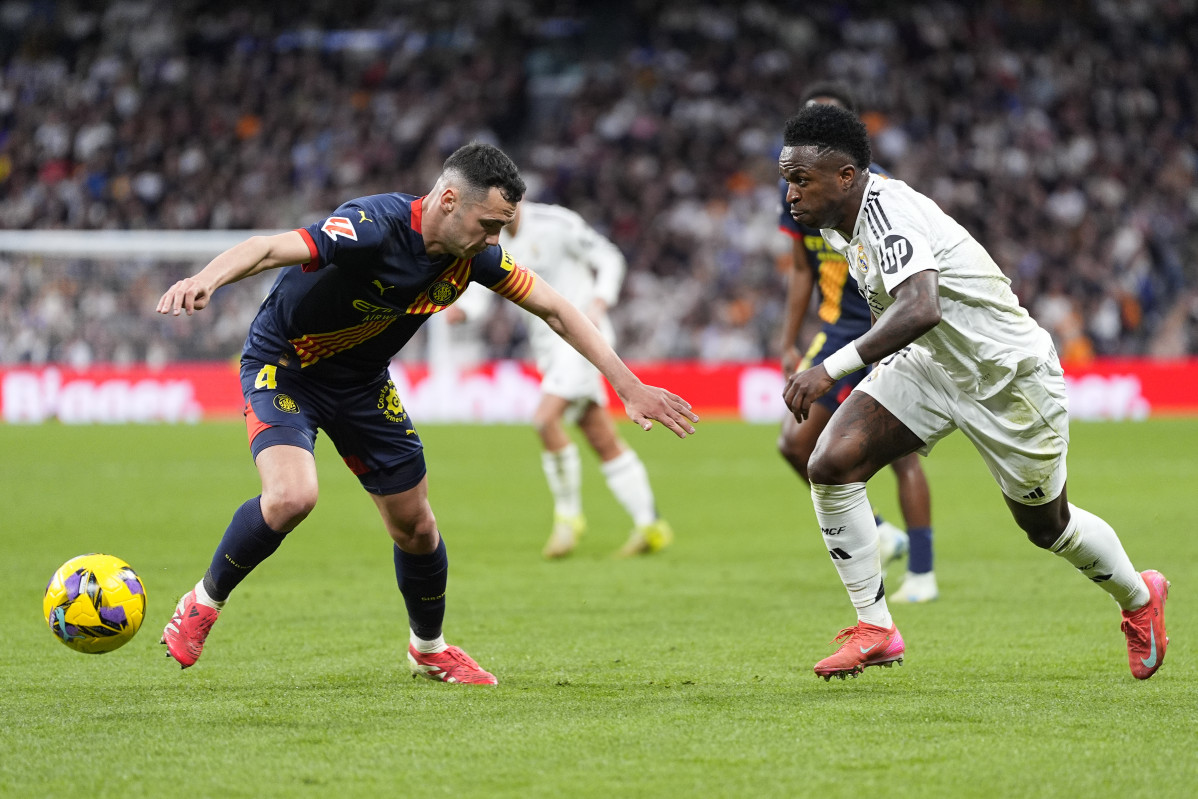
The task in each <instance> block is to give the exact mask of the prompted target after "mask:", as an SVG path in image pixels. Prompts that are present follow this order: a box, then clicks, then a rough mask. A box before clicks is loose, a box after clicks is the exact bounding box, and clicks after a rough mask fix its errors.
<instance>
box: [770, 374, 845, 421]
mask: <svg viewBox="0 0 1198 799" xmlns="http://www.w3.org/2000/svg"><path fill="white" fill-rule="evenodd" d="M834 385H836V381H835V380H833V379H832V378H831V376H830V375H829V374H828V370H827V369H825V368H824V365H823V364H822V363H821V364H817V365H816V366H812V367H811V368H810V369H804V370H803V371H801V372H796V373H794V374H792V375H791V376H790V377H789V378H787V380H786V390H785V391H783V392H782V399H784V400H786V407H787V408H790V412H791V413H793V414H794V417H795V419H797V420H799V421H800V422H802V421H804V420H805V419H806V418H807V414H808V413H810V412H811V404H812V403H813V402H815V401H816V400H817V399H819V398H820V397H822V396H823V395H825V394H827V393H828V391H829V389H831V388H832V386H834Z"/></svg>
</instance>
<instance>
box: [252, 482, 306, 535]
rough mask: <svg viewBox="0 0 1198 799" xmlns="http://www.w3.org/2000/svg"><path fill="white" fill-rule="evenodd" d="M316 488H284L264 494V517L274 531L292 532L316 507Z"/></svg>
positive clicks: (292, 486)
mask: <svg viewBox="0 0 1198 799" xmlns="http://www.w3.org/2000/svg"><path fill="white" fill-rule="evenodd" d="M316 498H317V490H316V487H315V486H294V485H288V486H283V487H280V488H277V489H274V490H270V491H263V492H262V517H263V518H264V519H265V520H266V523H267V524H268V525H270V528H271V529H272V530H277V531H279V532H282V533H286V532H290V531H291V530H293V529H295V527H296V526H297V525H298V524H299V523H300V522H302V521H303V520H304V519H306V518H308V514H309V513H311V512H312V509H313V508H315V507H316Z"/></svg>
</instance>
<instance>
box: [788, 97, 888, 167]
mask: <svg viewBox="0 0 1198 799" xmlns="http://www.w3.org/2000/svg"><path fill="white" fill-rule="evenodd" d="M782 144H783V146H785V147H818V148H819V149H821V150H836V151H838V152H842V153H844V154H845V155H847V156H848V157H849V158H851V159H853V164H854V165H855V166H856V167H857V169H859V170H866V169H869V162H870V161H872V160H873V151H872V150H871V149H870V146H869V132H868V131H867V130H866V129H865V123H864V122H862V121H861V120H860V119H858V118H857V115H856V114H854V113H853V112H852V111H849V110H848V109H845V108H841V107H840V106H835V105H827V104H819V103H817V104H816V105H809V106H807V107H805V108H804V109H803V110H801V111H799V113H797V114H795V115H794V116H792V117H791V118H790V119H788V120H786V132H785V133H784V134H783V135H782Z"/></svg>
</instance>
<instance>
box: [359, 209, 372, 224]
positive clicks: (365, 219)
mask: <svg viewBox="0 0 1198 799" xmlns="http://www.w3.org/2000/svg"><path fill="white" fill-rule="evenodd" d="M358 213H359V214H361V215H362V218H361V219H359V220H358V224H359V225H360V224H362V223H363V222H373V221H374V220H373V219H370V218H368V217H367V216H366V212H365V211H363V210H362V209H361V208H359V209H358Z"/></svg>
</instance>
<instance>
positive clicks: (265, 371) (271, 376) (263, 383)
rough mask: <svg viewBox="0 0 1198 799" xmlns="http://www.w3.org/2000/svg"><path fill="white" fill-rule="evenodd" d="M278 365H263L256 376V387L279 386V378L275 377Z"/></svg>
mask: <svg viewBox="0 0 1198 799" xmlns="http://www.w3.org/2000/svg"><path fill="white" fill-rule="evenodd" d="M278 368H279V367H277V366H263V367H262V368H261V369H260V370H259V371H258V376H257V377H255V378H254V388H272V389H273V388H278V387H279V385H278V380H276V379H275V371H276V370H277V369H278Z"/></svg>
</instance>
